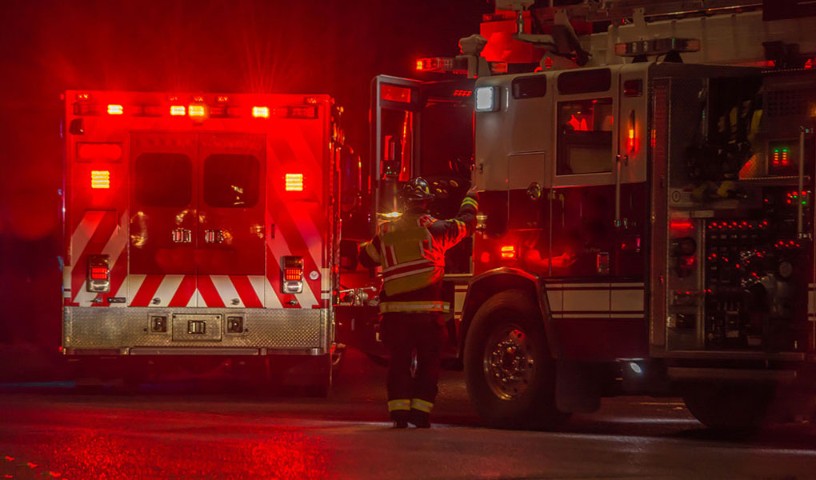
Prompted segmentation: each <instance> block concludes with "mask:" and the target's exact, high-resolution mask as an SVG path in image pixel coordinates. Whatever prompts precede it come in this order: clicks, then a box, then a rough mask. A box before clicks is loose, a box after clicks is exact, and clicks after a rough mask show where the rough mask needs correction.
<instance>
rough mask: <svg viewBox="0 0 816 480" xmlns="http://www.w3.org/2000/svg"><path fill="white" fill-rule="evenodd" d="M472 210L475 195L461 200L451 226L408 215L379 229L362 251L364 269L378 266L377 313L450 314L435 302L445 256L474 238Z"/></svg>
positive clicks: (423, 215) (448, 222)
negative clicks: (381, 286) (462, 242)
mask: <svg viewBox="0 0 816 480" xmlns="http://www.w3.org/2000/svg"><path fill="white" fill-rule="evenodd" d="M477 209H478V201H477V198H476V194H475V193H469V194H468V195H467V196H465V198H464V199H463V200H462V204H461V206H460V207H459V212H458V213H457V215H456V217H455V218H453V219H450V220H437V219H436V218H434V217H433V216H431V215H430V214H428V213H427V212H425V211H421V210H420V211H417V210H414V209H409V210H408V211H406V212H405V213H404V214H403V215H402V216H400V218H398V219H396V220H393V221H390V222H386V223H384V224H383V225H382V226H381V227H380V231H379V233H378V234H377V235H376V236H375V237H374V238H373V239H372V240H371V241H370V242H368V243H365V244H363V245H362V248H361V252H360V260H361V262H362V263H363V265H367V266H369V267H371V266H376V265H380V266H382V275H383V289H382V293H381V302H380V313H390V312H416V313H431V312H440V313H441V312H447V311H449V309H450V305H449V304H447V302H442V301H441V300H439V298H440V295H439V293H440V288H441V285H442V276H443V275H444V272H445V252H446V251H447V250H449V249H450V248H452V247H453V246H455V245H456V244H457V243H459V242H460V241H462V240H463V239H464V238H465V237H467V236H469V235H471V234H472V233H473V229H474V227H475V225H476V211H477Z"/></svg>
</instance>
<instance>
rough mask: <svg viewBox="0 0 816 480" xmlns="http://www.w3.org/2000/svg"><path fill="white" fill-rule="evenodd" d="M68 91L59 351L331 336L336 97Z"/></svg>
mask: <svg viewBox="0 0 816 480" xmlns="http://www.w3.org/2000/svg"><path fill="white" fill-rule="evenodd" d="M65 98H66V125H67V128H66V130H67V131H66V152H67V153H66V209H65V225H66V244H67V248H68V250H67V252H66V268H65V287H64V291H65V293H64V295H65V311H64V319H63V330H64V334H63V347H64V350H65V352H66V353H68V354H83V353H85V354H94V353H96V354H100V353H106V354H133V355H137V354H143V355H155V354H174V355H182V354H184V355H206V354H223V355H227V354H235V355H258V354H261V355H263V354H267V353H285V354H307V355H325V354H327V353H328V352H329V349H330V345H331V343H332V341H333V312H332V309H331V302H330V298H331V290H332V288H333V281H332V277H331V275H333V273H332V270H333V262H334V260H335V256H336V255H335V252H336V247H335V246H334V243H335V242H336V241H337V236H336V232H335V230H336V228H337V224H336V221H337V220H336V218H337V215H335V213H336V212H335V210H336V208H337V205H336V203H335V202H333V201H332V200H333V199H335V198H337V195H335V194H334V193H335V192H334V191H333V189H336V188H337V183H338V182H336V181H335V180H334V176H335V166H334V163H333V162H334V161H335V160H336V155H334V154H333V153H332V151H331V149H332V148H334V147H333V146H332V145H333V140H334V138H333V133H332V132H333V130H332V129H333V128H334V124H333V123H332V119H331V115H332V114H331V108H332V107H331V99H330V98H329V97H327V96H320V95H318V96H311V97H306V96H302V95H241V94H237V95H229V96H222V95H205V96H199V95H187V94H182V95H178V96H177V97H176V98H175V99H173V100H170V101H168V100H167V98H168V96H167V95H162V94H148V93H133V92H76V91H69V92H66V94H65ZM178 98H184V99H187V100H183V101H179V100H178ZM171 103H172V105H173V107H172V108H179V109H183V110H181V111H182V112H183V113H182V114H180V115H176V114H175V113H174V114H173V115H171V114H170V111H171ZM258 106H261V107H258ZM106 108H107V110H106ZM253 108H256V110H255V111H253ZM258 108H260V110H257V109H258ZM112 109H113V110H112ZM188 109H189V110H188ZM204 109H207V110H204ZM194 112H196V113H195V114H194ZM202 112H206V113H202ZM199 113H200V115H199ZM95 275H96V276H98V279H97V280H94V279H95V278H97V277H95ZM94 282H98V283H99V284H98V285H95V284H94ZM106 282H107V283H108V285H107V286H106V285H105V283H106ZM285 287H288V288H289V290H288V291H285ZM94 290H95V291H94Z"/></svg>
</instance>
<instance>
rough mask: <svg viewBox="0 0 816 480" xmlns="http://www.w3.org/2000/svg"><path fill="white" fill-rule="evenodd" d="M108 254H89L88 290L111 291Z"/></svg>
mask: <svg viewBox="0 0 816 480" xmlns="http://www.w3.org/2000/svg"><path fill="white" fill-rule="evenodd" d="M109 258H110V257H109V256H108V255H90V256H88V287H87V288H88V291H89V292H107V291H110V264H109Z"/></svg>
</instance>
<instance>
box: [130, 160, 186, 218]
mask: <svg viewBox="0 0 816 480" xmlns="http://www.w3.org/2000/svg"><path fill="white" fill-rule="evenodd" d="M134 173H135V175H134V177H135V178H134V182H135V184H134V188H135V189H136V201H137V202H138V203H139V204H140V205H143V206H147V207H185V206H187V205H189V204H190V202H191V200H192V196H193V164H192V161H191V160H190V157H188V156H186V155H183V154H179V153H143V154H141V155H139V156H138V157H137V158H136V161H135V165H134Z"/></svg>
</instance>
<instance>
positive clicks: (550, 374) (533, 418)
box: [464, 290, 567, 429]
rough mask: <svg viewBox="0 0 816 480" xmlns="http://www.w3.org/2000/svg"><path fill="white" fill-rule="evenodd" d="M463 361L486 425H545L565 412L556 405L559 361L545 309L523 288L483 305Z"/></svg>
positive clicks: (561, 418) (473, 399) (551, 424)
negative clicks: (549, 337)
mask: <svg viewBox="0 0 816 480" xmlns="http://www.w3.org/2000/svg"><path fill="white" fill-rule="evenodd" d="M464 363H465V365H464V366H465V381H466V383H467V390H468V396H469V397H470V400H471V403H472V404H473V406H474V408H475V409H476V411H477V413H478V414H479V416H480V417H481V418H482V420H483V421H484V422H485V423H486V424H487V425H489V426H491V427H497V428H518V429H546V428H553V427H555V426H557V425H558V424H560V423H561V422H563V421H564V420H565V419H566V418H567V414H564V413H562V412H559V411H558V410H557V409H556V407H555V362H554V361H553V360H552V358H551V357H550V352H549V350H548V348H547V341H546V335H545V332H544V325H543V323H542V320H541V313H540V312H539V310H538V308H537V307H536V305H535V304H534V303H533V301H532V299H531V298H529V295H527V294H525V293H524V292H522V291H519V290H511V291H506V292H501V293H499V294H497V295H494V296H493V297H490V298H489V299H488V300H487V301H486V302H484V303H483V304H482V306H481V307H479V310H478V311H477V312H476V314H475V315H474V317H473V323H472V324H471V327H470V331H469V333H468V334H467V339H466V342H465V352H464Z"/></svg>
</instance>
